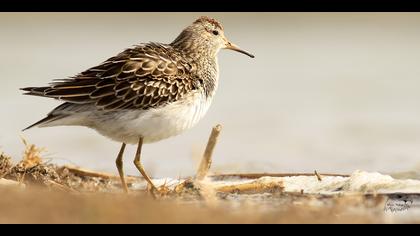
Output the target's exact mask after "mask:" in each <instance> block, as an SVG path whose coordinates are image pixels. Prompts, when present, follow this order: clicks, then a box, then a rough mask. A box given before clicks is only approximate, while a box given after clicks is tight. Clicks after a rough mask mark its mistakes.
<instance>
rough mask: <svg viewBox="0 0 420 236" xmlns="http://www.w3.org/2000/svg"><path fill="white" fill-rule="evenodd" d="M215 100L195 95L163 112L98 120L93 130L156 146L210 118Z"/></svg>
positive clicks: (134, 111) (164, 109)
mask: <svg viewBox="0 0 420 236" xmlns="http://www.w3.org/2000/svg"><path fill="white" fill-rule="evenodd" d="M211 100H212V99H211V98H208V99H206V98H205V97H204V95H202V94H201V93H195V94H193V95H191V96H189V97H188V98H186V99H183V100H181V101H178V102H175V103H173V104H170V105H167V106H165V107H162V108H157V109H149V110H146V111H140V110H132V111H124V112H121V113H117V114H116V113H114V114H112V115H111V116H109V117H100V118H99V117H98V118H99V119H98V122H94V125H93V127H92V128H94V129H96V130H97V131H98V132H99V133H101V134H102V135H104V136H106V137H109V138H111V139H113V140H115V141H118V142H124V143H127V144H136V143H138V140H139V137H143V138H144V142H145V143H152V142H156V141H159V140H162V139H166V138H169V137H171V136H175V135H178V134H180V133H182V132H183V131H185V130H187V129H189V128H191V127H193V126H194V125H196V124H197V122H198V121H199V120H200V119H201V118H202V117H203V116H204V115H205V114H206V112H207V110H208V108H209V106H210V104H211Z"/></svg>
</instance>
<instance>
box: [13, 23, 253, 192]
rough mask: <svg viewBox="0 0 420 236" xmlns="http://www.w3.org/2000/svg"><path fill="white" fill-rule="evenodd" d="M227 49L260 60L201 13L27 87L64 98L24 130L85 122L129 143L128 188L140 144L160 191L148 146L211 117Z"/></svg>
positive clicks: (119, 161) (29, 90)
mask: <svg viewBox="0 0 420 236" xmlns="http://www.w3.org/2000/svg"><path fill="white" fill-rule="evenodd" d="M221 49H230V50H234V51H237V52H240V53H242V54H245V55H247V56H249V57H251V58H254V55H252V54H250V53H248V52H247V51H244V50H242V49H241V48H240V47H238V46H237V45H236V44H233V43H232V42H230V41H229V40H228V39H227V37H226V36H225V34H224V28H223V26H222V24H221V23H220V22H219V21H217V20H216V19H213V18H210V17H208V16H201V17H199V18H198V19H196V20H195V21H193V22H192V23H191V24H190V25H188V26H187V27H185V28H184V29H183V30H182V32H181V33H180V34H179V35H178V37H176V38H175V39H174V40H173V41H172V42H171V43H169V44H165V43H157V42H148V43H139V44H136V45H133V46H131V47H130V48H126V49H125V50H123V51H122V52H120V53H119V54H117V55H116V56H113V57H110V58H109V59H107V60H106V61H104V62H102V63H100V64H99V65H97V66H94V67H91V68H89V69H87V70H85V71H83V72H81V73H78V74H76V75H75V76H71V77H67V78H64V79H54V80H52V82H50V83H49V84H48V85H47V86H42V87H25V88H20V89H21V90H23V91H24V93H23V94H24V95H32V96H41V97H46V98H52V99H56V100H58V101H61V102H62V104H61V105H59V106H58V107H56V108H55V109H53V110H52V111H51V112H50V113H48V114H47V115H46V117H45V118H44V119H42V120H40V121H38V122H36V123H34V124H32V125H31V126H29V127H27V128H26V129H24V131H25V130H28V129H30V128H33V127H54V126H84V127H88V128H91V129H94V130H96V131H97V132H98V133H99V134H101V135H103V136H105V137H108V138H109V139H111V140H113V141H116V142H119V143H121V148H120V151H119V153H118V155H117V158H116V160H115V163H116V167H117V170H118V173H119V176H120V180H121V184H122V187H123V190H124V191H125V192H128V186H127V182H126V180H125V175H124V169H123V154H124V150H125V148H126V145H127V144H131V145H137V151H136V154H135V158H134V165H135V166H136V168H137V169H138V171H139V172H140V174H141V175H142V176H143V178H144V179H145V180H146V181H147V183H148V186H149V187H150V188H149V189H151V190H152V191H156V190H158V189H157V188H156V186H155V185H154V184H153V182H152V179H151V178H150V177H149V175H148V174H147V172H146V171H145V168H144V166H143V165H142V163H141V151H142V146H143V144H147V143H154V142H158V141H160V140H163V139H167V138H170V137H173V136H176V135H179V134H181V133H183V132H184V131H186V130H188V129H191V128H192V127H193V126H195V125H196V124H197V123H198V121H199V120H200V119H201V118H203V116H204V115H205V114H206V112H207V111H208V109H209V107H210V105H211V103H212V100H213V97H214V96H215V92H216V90H217V87H218V84H219V65H218V59H217V56H218V53H219V51H220V50H221Z"/></svg>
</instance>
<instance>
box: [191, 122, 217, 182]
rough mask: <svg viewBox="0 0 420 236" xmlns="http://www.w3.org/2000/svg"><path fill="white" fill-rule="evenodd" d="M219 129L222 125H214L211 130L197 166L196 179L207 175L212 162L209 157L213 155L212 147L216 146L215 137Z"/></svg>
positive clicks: (201, 178)
mask: <svg viewBox="0 0 420 236" xmlns="http://www.w3.org/2000/svg"><path fill="white" fill-rule="evenodd" d="M221 130H222V126H221V125H216V126H215V127H213V130H212V131H211V134H210V137H209V141H208V142H207V147H206V150H205V151H204V155H203V159H202V160H201V163H200V166H199V167H198V171H197V175H196V179H197V180H203V179H204V178H205V177H206V176H207V173H208V171H209V169H210V166H211V162H212V160H211V158H212V155H213V151H214V147H215V146H216V143H217V139H218V137H219V134H220V131H221Z"/></svg>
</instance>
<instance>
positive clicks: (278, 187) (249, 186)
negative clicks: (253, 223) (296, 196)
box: [215, 180, 284, 194]
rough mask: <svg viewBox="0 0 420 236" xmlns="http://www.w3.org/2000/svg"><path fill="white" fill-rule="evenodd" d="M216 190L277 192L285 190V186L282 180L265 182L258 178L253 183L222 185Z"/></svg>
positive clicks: (254, 192)
mask: <svg viewBox="0 0 420 236" xmlns="http://www.w3.org/2000/svg"><path fill="white" fill-rule="evenodd" d="M215 190H216V191H217V192H222V193H253V194H257V193H267V192H269V193H275V192H283V190H284V186H283V183H282V182H270V183H264V182H261V181H258V180H257V181H254V182H251V183H243V184H233V185H226V186H221V187H217V188H216V189H215Z"/></svg>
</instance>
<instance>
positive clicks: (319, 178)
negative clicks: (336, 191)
mask: <svg viewBox="0 0 420 236" xmlns="http://www.w3.org/2000/svg"><path fill="white" fill-rule="evenodd" d="M315 175H316V178H317V179H318V181H322V178H321V175H319V174H318V172H317V171H316V170H315Z"/></svg>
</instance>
